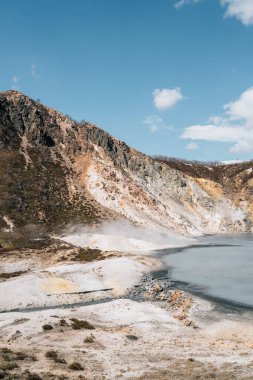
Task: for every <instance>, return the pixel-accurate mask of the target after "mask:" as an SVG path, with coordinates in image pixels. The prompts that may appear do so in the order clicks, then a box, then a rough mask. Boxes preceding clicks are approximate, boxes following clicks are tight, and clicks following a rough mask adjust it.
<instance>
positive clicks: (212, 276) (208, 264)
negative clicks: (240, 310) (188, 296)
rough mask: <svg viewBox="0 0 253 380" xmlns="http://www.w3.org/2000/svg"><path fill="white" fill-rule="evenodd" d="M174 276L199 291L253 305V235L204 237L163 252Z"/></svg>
mask: <svg viewBox="0 0 253 380" xmlns="http://www.w3.org/2000/svg"><path fill="white" fill-rule="evenodd" d="M163 261H164V262H165V264H166V265H167V266H168V267H169V268H170V270H169V271H170V275H171V278H172V279H173V280H175V281H180V282H182V284H185V285H188V287H189V288H191V289H192V290H193V291H195V292H196V293H200V294H203V295H207V296H210V297H213V298H217V299H220V300H224V301H228V302H232V303H234V304H237V305H244V306H248V307H252V308H253V235H252V234H247V235H246V234H243V235H239V236H238V235H232V236H231V235H229V236H228V235H218V236H212V237H205V238H201V239H200V240H199V242H198V244H197V245H193V246H189V247H186V248H176V249H174V250H173V249H169V250H167V252H166V250H164V251H163Z"/></svg>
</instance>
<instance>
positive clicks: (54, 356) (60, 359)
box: [45, 350, 67, 364]
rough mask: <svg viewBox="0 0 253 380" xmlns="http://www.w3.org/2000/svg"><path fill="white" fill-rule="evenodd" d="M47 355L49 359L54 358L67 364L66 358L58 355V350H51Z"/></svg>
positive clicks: (57, 361)
mask: <svg viewBox="0 0 253 380" xmlns="http://www.w3.org/2000/svg"><path fill="white" fill-rule="evenodd" d="M45 357H46V358H48V359H52V360H53V361H54V362H55V363H61V364H66V363H67V362H66V360H65V359H64V358H60V357H59V356H58V352H56V351H55V350H50V351H47V352H46V353H45Z"/></svg>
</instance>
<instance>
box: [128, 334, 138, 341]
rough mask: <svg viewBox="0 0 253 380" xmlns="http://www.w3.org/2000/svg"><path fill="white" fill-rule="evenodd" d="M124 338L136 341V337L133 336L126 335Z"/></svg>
mask: <svg viewBox="0 0 253 380" xmlns="http://www.w3.org/2000/svg"><path fill="white" fill-rule="evenodd" d="M126 338H127V339H129V340H138V337H137V336H135V335H126Z"/></svg>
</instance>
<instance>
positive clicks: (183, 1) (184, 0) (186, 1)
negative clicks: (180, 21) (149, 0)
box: [174, 0, 202, 9]
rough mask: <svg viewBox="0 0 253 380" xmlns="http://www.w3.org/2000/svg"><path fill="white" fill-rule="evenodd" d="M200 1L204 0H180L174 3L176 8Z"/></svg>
mask: <svg viewBox="0 0 253 380" xmlns="http://www.w3.org/2000/svg"><path fill="white" fill-rule="evenodd" d="M200 1H202V0H180V1H177V2H176V3H175V4H174V7H175V8H176V9H179V8H182V7H183V6H184V5H187V4H197V3H199V2H200Z"/></svg>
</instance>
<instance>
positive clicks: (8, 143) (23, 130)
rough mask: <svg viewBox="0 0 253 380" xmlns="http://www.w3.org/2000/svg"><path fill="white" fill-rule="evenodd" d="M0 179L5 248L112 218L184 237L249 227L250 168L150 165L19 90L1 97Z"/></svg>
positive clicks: (0, 231)
mask: <svg viewBox="0 0 253 380" xmlns="http://www.w3.org/2000/svg"><path fill="white" fill-rule="evenodd" d="M0 178H1V181H0V236H1V239H2V240H0V244H1V241H2V245H4V242H5V241H6V239H7V238H6V237H8V239H9V237H10V236H16V237H17V239H18V238H21V237H22V236H24V235H29V236H38V234H40V233H43V234H49V233H59V232H61V231H62V230H63V229H64V228H66V225H69V224H71V225H76V224H96V223H99V222H100V221H101V220H112V219H114V220H115V219H117V218H127V219H128V220H130V221H132V222H134V223H135V224H138V225H145V226H146V227H147V226H149V227H150V228H156V229H161V230H171V231H175V232H177V233H182V234H187V235H198V234H202V233H219V232H232V231H233V232H234V231H240V232H248V231H250V230H251V228H252V222H253V204H252V194H253V162H243V163H238V164H231V165H222V164H220V165H204V164H199V163H186V162H183V161H177V160H166V159H163V158H153V157H149V156H147V155H144V154H142V153H140V152H138V151H136V150H135V149H132V148H130V147H128V146H127V145H126V144H125V143H124V142H121V141H119V140H117V139H115V138H113V137H112V136H110V135H109V134H108V133H107V132H105V131H103V130H101V129H99V128H97V127H96V126H95V125H93V124H91V123H88V122H81V123H77V122H76V121H74V120H72V119H71V118H69V117H68V116H66V115H63V114H61V113H60V112H57V111H55V110H53V109H51V108H48V107H46V106H44V105H42V104H41V103H40V102H38V101H35V100H33V99H31V98H29V97H27V96H25V95H23V94H21V93H19V92H17V91H6V92H3V93H0ZM11 231H12V232H11ZM8 239H7V240H8Z"/></svg>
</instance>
